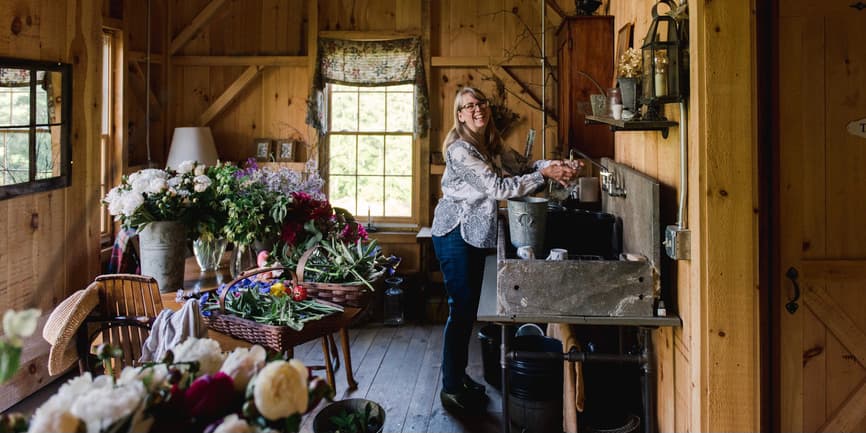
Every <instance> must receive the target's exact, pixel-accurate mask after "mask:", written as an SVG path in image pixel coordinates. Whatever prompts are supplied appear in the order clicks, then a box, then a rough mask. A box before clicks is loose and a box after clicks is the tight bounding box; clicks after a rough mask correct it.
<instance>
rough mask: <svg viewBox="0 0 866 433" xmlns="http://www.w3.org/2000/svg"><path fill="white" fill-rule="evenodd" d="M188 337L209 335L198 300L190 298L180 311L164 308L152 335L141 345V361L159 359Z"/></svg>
mask: <svg viewBox="0 0 866 433" xmlns="http://www.w3.org/2000/svg"><path fill="white" fill-rule="evenodd" d="M187 337H196V338H204V337H207V326H206V325H205V324H204V322H203V321H202V319H201V312H200V311H199V305H198V302H196V301H195V300H189V301H186V302H184V303H183V307H181V309H180V310H178V311H176V312H175V311H172V310H169V309H167V308H166V309H164V310H162V311H160V312H159V315H157V316H156V320H155V321H154V322H153V326H152V327H151V328H150V335H148V336H147V340H145V341H144V345H143V346H142V347H141V358H140V359H139V361H140V362H150V361H159V360H161V359H162V358H163V357H164V356H165V352H167V351H168V350H169V349H171V348H173V347H175V346H177V345H178V344H180V343H182V342H183V341H184V340H186V339H187Z"/></svg>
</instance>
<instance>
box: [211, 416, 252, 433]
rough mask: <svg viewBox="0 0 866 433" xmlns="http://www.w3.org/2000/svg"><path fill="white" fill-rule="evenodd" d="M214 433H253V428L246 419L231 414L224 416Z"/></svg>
mask: <svg viewBox="0 0 866 433" xmlns="http://www.w3.org/2000/svg"><path fill="white" fill-rule="evenodd" d="M213 433H253V429H252V428H250V425H249V424H247V422H246V420H243V419H240V418H238V416H237V415H235V414H231V415H229V416H227V417H225V418H223V422H222V423H220V425H219V426H217V428H216V429H215V430H214V431H213Z"/></svg>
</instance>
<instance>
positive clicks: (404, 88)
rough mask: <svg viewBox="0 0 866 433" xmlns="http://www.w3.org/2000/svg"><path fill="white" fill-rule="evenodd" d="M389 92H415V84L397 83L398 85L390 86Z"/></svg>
mask: <svg viewBox="0 0 866 433" xmlns="http://www.w3.org/2000/svg"><path fill="white" fill-rule="evenodd" d="M388 91H389V92H409V93H413V92H415V85H414V84H397V85H396V86H388Z"/></svg>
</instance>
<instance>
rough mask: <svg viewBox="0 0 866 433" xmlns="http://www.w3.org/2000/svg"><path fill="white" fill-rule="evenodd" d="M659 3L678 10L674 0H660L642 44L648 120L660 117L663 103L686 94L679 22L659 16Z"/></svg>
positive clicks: (645, 102)
mask: <svg viewBox="0 0 866 433" xmlns="http://www.w3.org/2000/svg"><path fill="white" fill-rule="evenodd" d="M659 4H665V5H667V6H668V8H670V10H672V11H673V10H674V8H675V7H676V3H675V2H673V0H659V1H658V2H657V3H656V4H655V5H653V8H652V15H653V20H652V23H651V24H650V27H649V32H647V35H646V38H645V39H644V44H643V46H642V47H641V52H642V54H643V83H642V86H643V99H642V101H641V102H642V103H643V104H645V105H646V106H647V111H646V114H645V115H644V119H646V120H658V119H663V117H662V116H661V105H662V104H667V103H671V102H679V101H681V100H683V98H684V97H685V93H686V91H687V90H686V89H685V88H684V87H685V86H684V84H685V82H684V81H683V80H682V78H681V77H680V74H681V72H682V68H681V65H682V62H683V50H682V44H681V41H680V37H679V35H680V31H679V28H678V23H677V21H676V20H675V19H674V18H673V17H671V16H669V15H661V16H660V15H659V14H658V10H657V9H658V6H659Z"/></svg>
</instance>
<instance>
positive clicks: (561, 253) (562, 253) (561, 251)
mask: <svg viewBox="0 0 866 433" xmlns="http://www.w3.org/2000/svg"><path fill="white" fill-rule="evenodd" d="M566 259H568V250H567V249H565V248H551V249H550V255H548V256H547V260H566Z"/></svg>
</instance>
